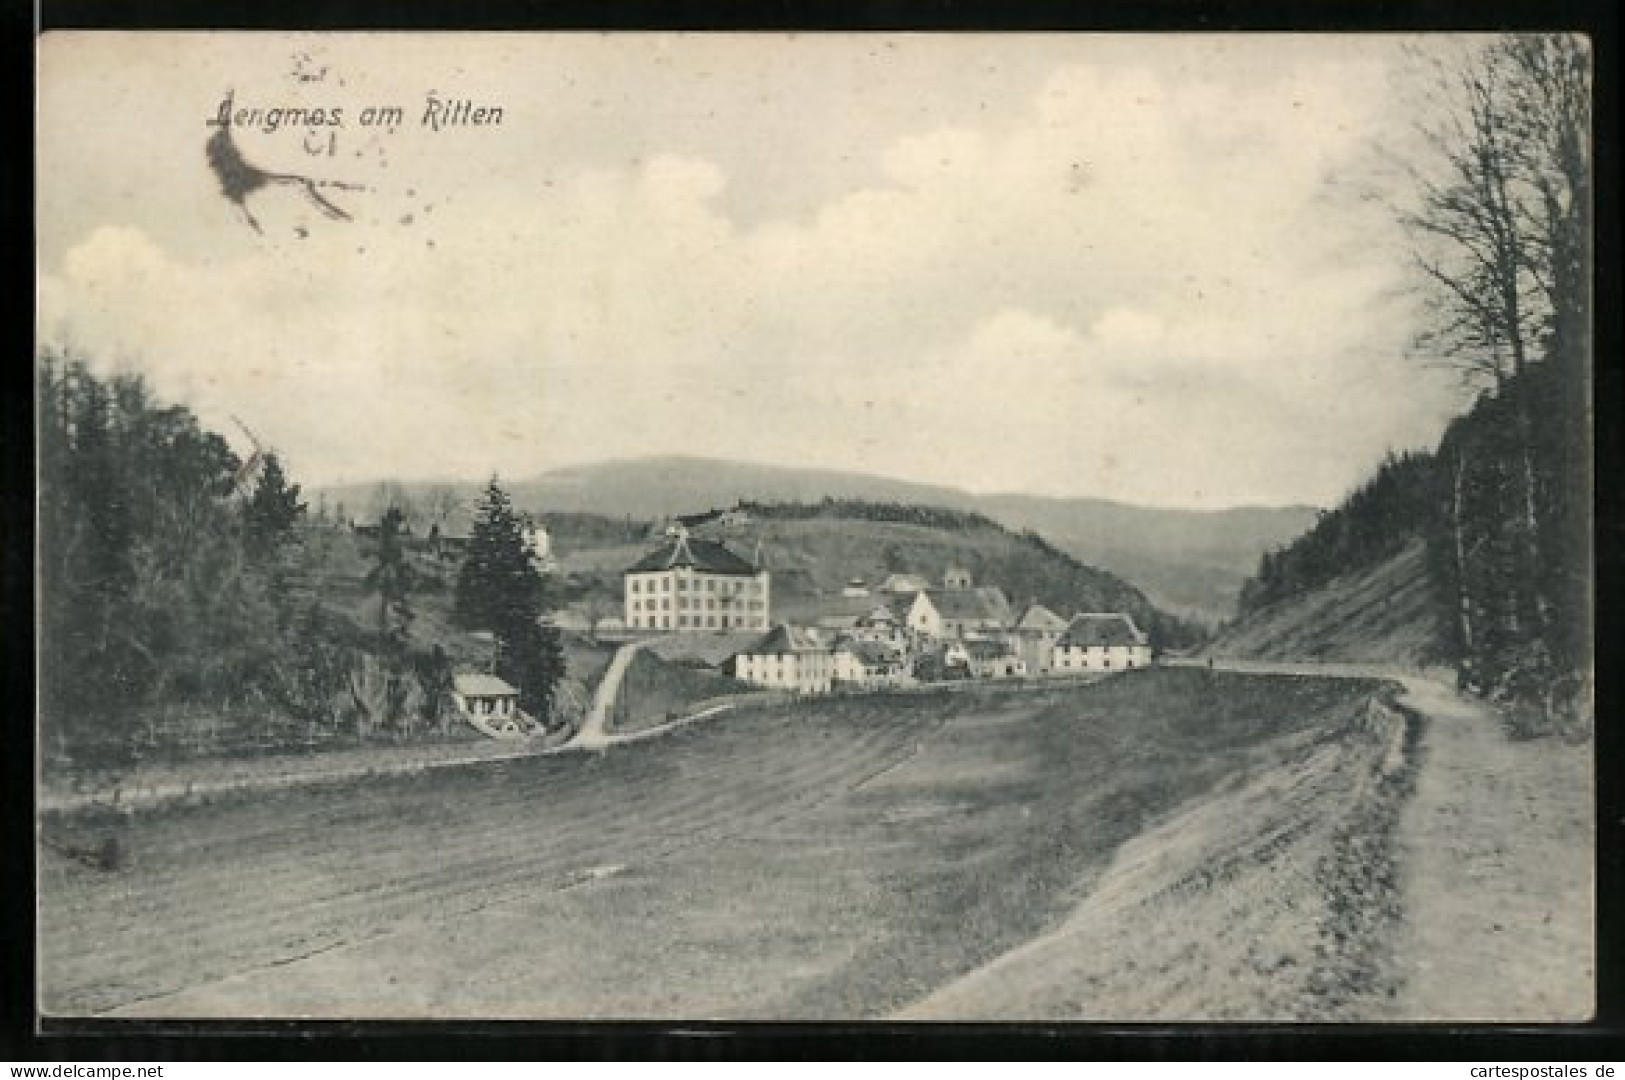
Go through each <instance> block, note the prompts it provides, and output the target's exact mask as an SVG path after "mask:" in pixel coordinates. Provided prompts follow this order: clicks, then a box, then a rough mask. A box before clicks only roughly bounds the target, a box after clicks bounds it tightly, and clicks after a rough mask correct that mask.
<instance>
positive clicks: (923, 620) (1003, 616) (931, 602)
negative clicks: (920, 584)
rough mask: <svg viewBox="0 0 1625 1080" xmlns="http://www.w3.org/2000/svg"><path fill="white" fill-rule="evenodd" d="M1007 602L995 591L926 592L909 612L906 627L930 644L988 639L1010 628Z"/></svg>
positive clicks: (932, 590)
mask: <svg viewBox="0 0 1625 1080" xmlns="http://www.w3.org/2000/svg"><path fill="white" fill-rule="evenodd" d="M1009 617H1010V602H1009V601H1008V600H1006V599H1005V597H1004V593H1003V592H1002V591H1000V590H999V589H996V588H983V589H968V588H967V589H926V590H925V591H923V592H920V593H917V594H915V597H914V603H913V604H912V605H911V606H910V607H909V609H908V619H907V622H908V628H909V629H910V630H912V631H913V632H914V633H916V634H918V635H920V636H921V637H924V638H927V639H929V640H932V641H942V640H945V639H948V638H969V637H990V636H994V635H998V634H1001V633H1002V632H1003V631H1004V630H1005V628H1006V627H1007V626H1008V625H1009Z"/></svg>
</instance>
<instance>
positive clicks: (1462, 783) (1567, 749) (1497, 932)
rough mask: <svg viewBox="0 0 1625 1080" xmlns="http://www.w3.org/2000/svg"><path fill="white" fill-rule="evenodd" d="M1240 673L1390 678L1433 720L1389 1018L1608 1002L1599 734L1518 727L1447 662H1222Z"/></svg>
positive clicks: (1547, 1012) (1400, 841)
mask: <svg viewBox="0 0 1625 1080" xmlns="http://www.w3.org/2000/svg"><path fill="white" fill-rule="evenodd" d="M1217 664H1218V666H1219V667H1221V668H1225V669H1228V670H1235V671H1249V672H1274V673H1289V674H1306V673H1315V674H1326V675H1342V676H1359V677H1372V676H1384V677H1387V678H1390V679H1393V680H1394V681H1397V682H1399V683H1401V684H1402V685H1403V686H1404V687H1405V694H1404V695H1403V696H1402V697H1401V698H1400V699H1399V700H1400V703H1401V704H1403V705H1405V706H1406V707H1408V708H1411V709H1414V710H1416V711H1417V712H1418V713H1420V714H1421V715H1422V716H1423V717H1425V719H1426V722H1425V724H1424V725H1423V728H1422V738H1421V743H1420V746H1419V760H1420V769H1419V772H1418V776H1417V782H1416V790H1415V794H1414V795H1413V796H1412V797H1411V798H1410V799H1409V800H1408V801H1407V802H1406V804H1405V808H1404V810H1403V812H1402V814H1401V816H1400V819H1399V822H1398V828H1397V830H1396V832H1395V837H1394V855H1393V858H1394V862H1395V865H1396V867H1397V869H1398V873H1399V882H1400V887H1401V900H1402V911H1403V913H1404V917H1403V918H1402V920H1401V921H1400V923H1399V924H1398V926H1397V927H1396V928H1395V935H1394V940H1393V943H1392V947H1391V949H1390V950H1389V955H1390V960H1391V966H1392V975H1391V979H1392V981H1393V983H1394V984H1395V986H1396V987H1397V992H1396V994H1395V995H1394V996H1393V997H1392V998H1391V999H1390V1000H1389V1001H1388V1002H1387V1003H1386V1004H1385V1005H1384V1007H1383V1008H1382V1009H1380V1010H1379V1013H1380V1015H1379V1016H1377V1017H1375V1018H1378V1019H1394V1018H1406V1019H1427V1020H1434V1021H1439V1022H1446V1021H1451V1022H1463V1023H1465V1022H1475V1021H1476V1022H1486V1023H1489V1022H1562V1021H1571V1022H1572V1021H1582V1020H1585V1019H1587V1018H1589V1017H1590V1016H1591V1014H1592V1012H1593V1011H1594V1010H1595V1005H1596V916H1595V900H1594V898H1595V888H1596V887H1595V851H1596V810H1595V805H1594V793H1595V777H1596V774H1595V764H1594V759H1593V744H1592V742H1591V741H1590V740H1585V741H1582V742H1577V743H1576V742H1568V741H1565V740H1563V739H1560V738H1556V737H1549V738H1543V739H1533V740H1514V739H1512V738H1509V737H1508V735H1507V733H1506V731H1505V728H1504V726H1503V724H1502V723H1501V721H1500V719H1499V718H1498V717H1497V716H1496V714H1495V713H1494V712H1493V711H1492V710H1491V709H1490V708H1489V707H1488V706H1486V705H1485V704H1484V703H1483V702H1481V701H1477V700H1475V699H1472V698H1468V697H1465V696H1463V695H1461V694H1459V693H1457V692H1456V691H1455V690H1454V688H1453V687H1452V686H1451V685H1450V684H1449V682H1448V678H1449V676H1448V675H1447V674H1446V673H1444V672H1440V671H1434V672H1429V673H1425V674H1424V673H1419V672H1416V671H1414V670H1404V669H1391V668H1385V667H1382V666H1380V665H1379V666H1373V665H1368V664H1354V665H1349V664H1345V665H1334V664H1302V663H1298V664H1290V663H1279V662H1250V661H1239V660H1219V661H1217Z"/></svg>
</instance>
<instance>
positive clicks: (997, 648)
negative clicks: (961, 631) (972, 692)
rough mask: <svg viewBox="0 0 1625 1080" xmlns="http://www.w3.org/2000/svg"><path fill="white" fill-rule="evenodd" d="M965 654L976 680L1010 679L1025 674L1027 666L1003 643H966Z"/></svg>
mask: <svg viewBox="0 0 1625 1080" xmlns="http://www.w3.org/2000/svg"><path fill="white" fill-rule="evenodd" d="M965 653H966V656H967V662H968V663H969V665H970V673H971V675H972V676H973V677H975V678H978V679H1011V678H1020V677H1021V676H1023V675H1026V674H1027V665H1026V663H1025V662H1024V661H1023V660H1022V659H1021V657H1019V656H1017V655H1016V651H1015V650H1014V649H1013V648H1011V647H1010V645H1009V644H1007V643H1006V642H1003V641H967V642H965Z"/></svg>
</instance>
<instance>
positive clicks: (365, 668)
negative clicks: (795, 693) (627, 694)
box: [37, 355, 559, 770]
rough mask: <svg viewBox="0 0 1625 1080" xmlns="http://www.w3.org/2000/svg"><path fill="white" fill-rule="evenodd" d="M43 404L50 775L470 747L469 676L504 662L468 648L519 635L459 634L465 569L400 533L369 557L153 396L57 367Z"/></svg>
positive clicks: (543, 694)
mask: <svg viewBox="0 0 1625 1080" xmlns="http://www.w3.org/2000/svg"><path fill="white" fill-rule="evenodd" d="M37 393H38V416H39V529H40V546H39V550H40V560H39V585H40V596H41V604H40V649H41V664H40V687H39V730H40V740H41V748H42V752H43V758H44V762H45V765H46V768H47V769H49V770H56V769H59V768H64V767H71V768H86V767H88V768H118V767H121V766H124V765H128V764H130V763H133V762H135V761H138V760H140V759H143V758H152V757H174V756H188V755H197V754H214V753H231V754H242V753H252V752H258V751H267V750H282V749H289V748H295V747H310V748H314V747H317V746H322V745H330V744H334V743H340V742H355V741H358V740H367V739H373V738H419V737H425V736H426V735H445V734H449V733H451V731H452V730H453V729H452V728H451V727H450V725H449V721H450V711H449V709H450V706H449V702H448V690H449V687H450V680H451V676H452V667H453V663H454V662H455V661H456V660H459V659H462V660H474V661H484V662H489V661H490V657H491V653H492V645H491V644H490V643H488V642H487V643H482V642H480V641H478V640H477V639H475V638H473V637H472V636H471V635H469V634H467V633H465V632H464V631H465V630H466V629H494V630H496V631H497V633H498V635H499V638H500V635H501V633H502V630H503V627H502V625H501V620H493V619H492V618H490V617H486V616H485V615H483V614H482V615H480V616H479V617H478V618H477V619H475V620H474V621H473V622H472V624H471V622H470V620H469V619H466V618H465V619H464V620H463V623H464V624H465V625H463V626H458V625H454V622H455V620H454V619H453V613H452V611H451V603H450V601H451V598H452V595H453V592H454V591H456V592H457V593H458V594H459V595H461V594H462V593H463V592H466V591H467V590H466V589H458V588H457V585H458V569H459V568H458V567H457V566H456V565H454V564H449V563H447V562H446V561H445V560H443V559H439V558H437V557H434V556H432V555H431V554H429V553H427V552H425V551H423V550H421V548H420V547H413V548H410V549H409V546H408V543H407V542H406V538H405V537H404V535H403V533H402V531H401V530H400V528H399V526H400V515H399V514H398V513H392V514H388V515H386V517H385V521H384V522H383V524H382V526H381V528H380V531H379V534H378V536H377V537H375V538H373V539H370V540H368V541H367V542H366V543H361V542H359V541H358V538H357V537H355V536H353V535H351V533H350V532H349V531H348V530H346V529H341V528H339V527H337V526H336V525H335V524H332V523H330V522H328V521H326V520H324V518H323V516H322V515H321V514H316V515H312V514H310V513H309V512H308V509H307V507H306V505H305V503H304V501H303V500H302V498H301V493H300V488H299V485H298V484H295V483H293V482H291V480H290V479H289V477H288V476H287V475H286V474H285V472H284V470H283V466H282V463H281V462H280V461H279V460H278V458H277V456H276V455H275V454H274V453H267V452H262V451H260V450H257V449H256V450H255V451H254V452H253V453H252V454H250V455H249V456H248V457H247V458H246V459H244V458H240V457H239V456H238V455H237V454H236V453H234V452H233V451H232V449H231V447H230V446H229V445H228V444H227V442H226V441H225V440H224V439H223V438H222V437H221V436H220V435H219V434H218V433H216V432H212V431H209V430H207V429H206V428H204V427H203V426H202V425H200V424H199V422H198V420H197V418H196V417H195V416H193V414H192V413H191V412H190V411H188V410H187V409H185V408H183V407H180V406H175V405H169V404H166V403H163V402H161V401H158V400H156V399H155V398H154V397H153V396H152V395H151V393H150V392H149V391H148V389H147V387H146V385H145V384H144V383H143V381H142V380H141V379H140V378H139V377H135V376H115V377H112V378H103V377H99V376H98V375H96V374H95V373H93V372H92V371H90V370H89V369H88V368H87V366H86V365H85V364H84V363H83V362H82V361H80V360H79V359H77V358H73V357H66V356H61V355H46V356H43V357H42V358H41V360H40V364H39V367H38V370H37ZM476 535H477V536H478V533H477V534H476ZM517 535H518V534H517V527H515V529H514V530H513V537H512V538H511V540H510V542H511V543H514V544H517V543H518V540H517ZM477 554H478V552H477V546H476V555H477ZM475 561H477V560H476V559H475V558H473V557H471V559H470V560H468V561H465V563H464V568H465V569H466V568H467V567H468V565H470V563H472V562H475ZM522 584H523V583H516V581H515V580H513V579H512V575H511V574H510V575H509V580H506V581H504V582H502V583H501V584H500V587H499V589H498V591H499V592H500V593H501V595H502V596H503V598H504V603H506V604H510V605H511V604H513V603H514V602H515V598H518V597H521V596H523V593H524V590H523V588H521V587H520V586H521V585H522ZM534 588H539V584H537V585H536V586H534ZM541 600H542V597H541V596H540V594H539V593H537V594H535V595H534V596H533V598H532V599H531V600H529V601H527V603H529V604H530V605H531V606H532V607H534V608H537V609H538V610H539V606H540V603H541ZM527 610H528V609H527ZM530 622H531V624H532V627H533V628H534V620H533V618H532V619H531V620H530ZM533 644H535V643H533ZM544 646H547V643H546V642H543V643H540V644H537V645H536V647H534V648H528V647H527V648H526V649H525V650H523V651H524V653H525V655H526V656H528V657H530V658H531V659H532V660H533V661H534V660H535V659H536V658H538V657H539V658H540V660H541V661H543V662H544V665H543V666H544V668H545V670H542V671H540V673H539V674H536V675H535V677H529V676H530V675H531V673H529V672H525V671H518V672H515V673H514V674H512V675H511V676H510V678H511V679H514V680H517V681H516V685H519V686H520V687H521V690H522V691H524V692H525V693H526V695H527V696H528V698H529V700H530V701H531V703H532V704H533V705H534V706H535V707H536V708H538V709H545V708H546V706H547V705H548V704H549V702H550V696H549V695H550V693H551V688H552V684H553V682H554V681H555V680H556V678H557V677H558V671H557V667H558V663H559V661H558V658H557V656H556V653H554V652H552V651H550V647H544ZM502 662H503V656H502V655H500V650H499V655H498V657H497V663H498V667H499V670H500V668H501V664H502Z"/></svg>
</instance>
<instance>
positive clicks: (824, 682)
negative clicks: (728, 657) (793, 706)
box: [731, 624, 837, 694]
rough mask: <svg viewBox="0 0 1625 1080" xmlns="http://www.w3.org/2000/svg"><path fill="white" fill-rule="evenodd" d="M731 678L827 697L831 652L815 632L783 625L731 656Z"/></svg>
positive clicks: (833, 665) (831, 678)
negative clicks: (825, 695)
mask: <svg viewBox="0 0 1625 1080" xmlns="http://www.w3.org/2000/svg"><path fill="white" fill-rule="evenodd" d="M731 663H732V665H733V676H734V678H736V679H738V680H739V681H740V682H746V683H749V684H751V685H752V686H760V687H764V688H766V689H769V690H789V691H793V692H794V693H798V694H827V693H829V691H830V690H831V689H833V688H834V685H835V680H836V678H837V675H836V662H835V651H834V649H832V648H831V647H830V646H829V645H826V644H825V643H824V642H823V641H822V640H821V639H820V638H819V637H818V635H817V634H816V633H814V632H813V631H811V630H804V629H801V628H798V627H793V626H789V625H785V624H780V625H779V626H776V627H774V628H773V630H772V632H771V633H769V634H768V635H767V636H766V637H764V638H762V640H761V641H758V642H757V643H755V644H754V645H751V646H749V647H748V648H746V649H742V650H740V651H739V652H737V653H735V654H734V656H733V659H732V661H731Z"/></svg>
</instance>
